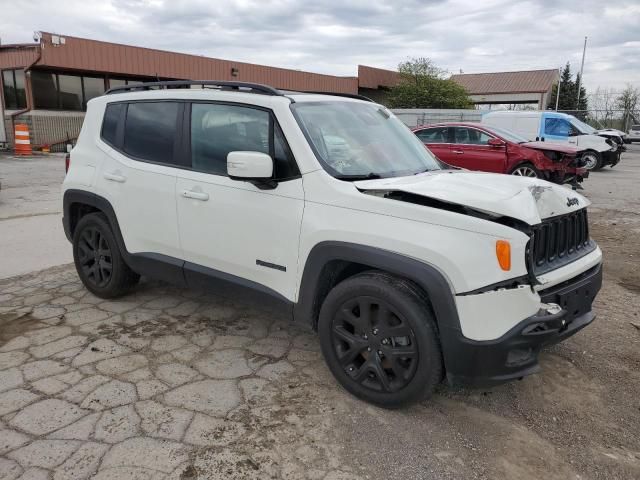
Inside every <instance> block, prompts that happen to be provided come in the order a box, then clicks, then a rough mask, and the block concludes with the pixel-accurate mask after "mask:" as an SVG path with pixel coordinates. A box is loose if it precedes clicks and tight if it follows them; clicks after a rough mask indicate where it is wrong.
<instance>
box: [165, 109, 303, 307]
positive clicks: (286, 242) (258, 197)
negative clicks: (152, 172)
mask: <svg viewBox="0 0 640 480" xmlns="http://www.w3.org/2000/svg"><path fill="white" fill-rule="evenodd" d="M187 116H188V118H189V122H190V133H189V134H187V135H186V137H187V138H188V139H189V141H190V146H189V149H188V150H190V153H189V158H190V162H191V169H190V170H181V171H180V173H179V174H178V180H177V184H176V190H175V195H176V201H177V207H178V208H177V209H178V223H179V227H180V228H179V230H180V241H181V244H182V249H183V255H184V259H185V260H186V263H185V275H186V277H187V282H189V283H192V284H197V283H198V282H200V281H202V280H204V281H206V276H214V277H221V276H222V277H224V278H226V279H228V280H232V281H235V282H237V283H241V284H247V283H248V284H250V285H252V286H253V287H257V288H258V289H259V290H263V291H264V288H263V287H266V289H267V291H268V293H273V292H276V293H277V294H279V295H280V296H282V297H285V298H287V299H289V300H293V299H294V294H295V276H296V272H297V266H298V242H299V237H300V226H301V223H302V212H303V208H304V191H303V188H302V178H301V176H300V173H299V170H298V168H297V165H296V163H295V160H294V159H293V156H292V154H291V151H290V149H289V147H288V144H287V141H286V139H285V137H284V135H283V133H282V131H281V129H280V127H279V125H278V123H277V121H276V119H275V117H274V115H273V113H272V112H271V111H270V110H267V109H264V108H260V107H254V106H249V105H240V104H227V103H219V102H209V103H193V104H191V105H190V112H187ZM232 151H258V152H262V153H267V154H269V155H270V156H271V157H272V158H273V159H274V179H276V180H278V182H277V186H276V187H275V188H273V189H264V188H260V187H259V186H256V185H254V184H253V183H251V182H248V181H241V180H233V179H231V178H229V176H228V175H227V155H228V154H229V153H230V152H232Z"/></svg>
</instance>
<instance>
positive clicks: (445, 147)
mask: <svg viewBox="0 0 640 480" xmlns="http://www.w3.org/2000/svg"><path fill="white" fill-rule="evenodd" d="M414 133H415V134H416V136H417V137H418V138H419V139H420V140H421V141H422V143H424V144H425V146H426V147H427V148H428V149H429V150H430V151H431V152H432V153H433V154H434V155H435V156H436V157H438V159H439V160H441V161H443V162H444V163H448V164H449V165H455V166H457V165H456V164H455V163H453V161H454V160H455V159H454V158H453V157H452V156H451V139H450V128H449V127H430V128H423V129H422V130H416V131H415V132H414Z"/></svg>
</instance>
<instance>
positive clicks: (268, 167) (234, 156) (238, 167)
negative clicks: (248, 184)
mask: <svg viewBox="0 0 640 480" xmlns="http://www.w3.org/2000/svg"><path fill="white" fill-rule="evenodd" d="M227 174H228V175H229V177H230V178H232V179H234V180H257V181H260V180H262V181H266V180H271V177H272V176H273V159H272V158H271V157H270V156H269V155H267V154H266V153H262V152H242V151H238V152H229V154H228V155H227Z"/></svg>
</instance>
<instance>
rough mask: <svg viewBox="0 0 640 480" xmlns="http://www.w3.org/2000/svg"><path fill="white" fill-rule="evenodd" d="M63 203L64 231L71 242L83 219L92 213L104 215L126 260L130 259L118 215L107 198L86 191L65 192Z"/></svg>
mask: <svg viewBox="0 0 640 480" xmlns="http://www.w3.org/2000/svg"><path fill="white" fill-rule="evenodd" d="M62 203H63V207H62V208H63V222H64V230H65V234H66V235H67V238H68V239H69V240H70V241H71V239H72V238H73V234H74V231H75V228H76V226H77V225H78V222H79V221H80V219H81V218H82V217H84V216H85V215H88V214H90V213H102V214H103V215H104V216H105V217H106V220H107V222H108V223H109V226H110V227H111V230H112V232H113V235H114V237H115V239H116V242H117V243H118V247H119V248H120V251H121V252H122V254H123V256H124V257H125V258H127V257H128V252H127V249H126V247H125V244H124V240H123V238H122V233H121V232H120V225H119V224H118V219H117V217H116V213H115V211H114V209H113V206H112V205H111V203H110V202H109V201H108V200H107V199H106V198H104V197H101V196H100V195H96V194H95V193H92V192H87V191H84V190H67V191H66V192H64V196H63V202H62Z"/></svg>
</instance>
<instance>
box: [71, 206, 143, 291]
mask: <svg viewBox="0 0 640 480" xmlns="http://www.w3.org/2000/svg"><path fill="white" fill-rule="evenodd" d="M73 261H74V263H75V265H76V271H77V272H78V276H79V277H80V280H82V283H83V284H84V286H85V287H86V288H87V290H89V291H90V292H91V293H93V294H94V295H96V296H98V297H100V298H115V297H119V296H122V295H124V294H125V293H127V292H128V291H129V290H131V288H132V287H133V286H134V285H135V284H136V283H138V280H140V275H138V274H137V273H135V272H134V271H133V270H131V269H130V268H129V266H128V265H127V264H126V263H125V261H124V259H123V258H122V254H121V253H120V250H119V248H118V244H117V242H116V239H115V237H114V235H113V232H112V231H111V226H110V225H109V222H108V221H107V219H106V217H105V216H104V215H103V214H102V213H90V214H88V215H85V216H84V217H82V218H81V219H80V221H79V222H78V225H77V226H76V228H75V231H74V232H73Z"/></svg>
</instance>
